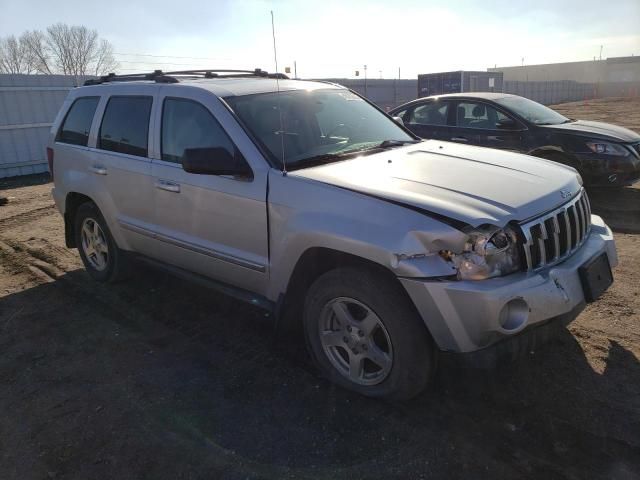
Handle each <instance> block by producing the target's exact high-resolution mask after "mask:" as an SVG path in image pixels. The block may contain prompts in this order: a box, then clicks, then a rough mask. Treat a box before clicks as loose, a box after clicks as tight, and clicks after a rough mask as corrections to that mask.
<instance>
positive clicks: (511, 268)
mask: <svg viewBox="0 0 640 480" xmlns="http://www.w3.org/2000/svg"><path fill="white" fill-rule="evenodd" d="M464 233H465V234H466V235H467V240H466V242H465V243H464V246H463V247H462V248H460V249H458V250H457V251H452V250H448V249H443V250H440V252H439V254H440V256H441V257H442V258H443V259H444V260H446V261H447V262H450V263H451V264H452V265H453V266H454V267H455V269H456V272H457V274H456V276H457V278H458V279H459V280H484V279H487V278H493V277H501V276H504V275H508V274H510V273H514V272H517V271H519V270H521V265H522V263H521V260H520V248H519V246H518V236H517V233H516V231H515V230H514V229H513V228H511V227H509V226H507V227H504V228H500V227H496V226H493V225H487V226H483V227H480V228H473V229H471V228H470V229H468V230H466V231H465V232H464Z"/></svg>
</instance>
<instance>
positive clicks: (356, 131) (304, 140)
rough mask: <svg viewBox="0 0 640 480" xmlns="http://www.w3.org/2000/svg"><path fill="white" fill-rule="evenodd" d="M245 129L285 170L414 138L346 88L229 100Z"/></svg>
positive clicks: (259, 94)
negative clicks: (284, 166) (283, 163)
mask: <svg viewBox="0 0 640 480" xmlns="http://www.w3.org/2000/svg"><path fill="white" fill-rule="evenodd" d="M226 101H227V103H228V104H229V105H230V106H231V108H232V109H233V110H234V111H235V113H236V114H237V115H238V117H240V119H241V120H242V122H243V123H244V125H245V127H246V128H247V129H248V130H249V131H250V132H251V133H252V134H253V136H254V137H255V138H256V139H257V140H258V141H259V142H260V143H261V144H262V145H263V146H264V147H265V148H266V149H267V150H268V151H269V153H270V154H271V157H272V160H274V161H275V162H277V163H278V164H279V165H280V167H282V166H283V165H282V160H283V158H284V161H285V163H286V167H287V169H292V168H302V167H305V166H311V165H314V164H317V163H327V162H331V161H337V160H340V159H343V158H344V157H345V156H348V155H350V154H356V153H359V152H365V151H376V150H377V149H384V148H394V147H397V146H399V145H403V144H405V143H411V142H415V141H416V140H414V139H413V138H412V137H411V136H410V135H409V134H407V133H406V132H405V131H404V130H403V129H402V128H400V127H399V126H398V125H397V124H396V123H395V122H394V121H393V120H391V119H390V118H389V117H387V116H385V115H384V114H383V113H381V112H380V111H378V110H377V109H376V108H375V107H373V106H371V105H370V104H369V103H367V102H366V101H365V100H363V99H362V98H360V97H359V96H358V95H355V94H354V93H352V92H350V91H348V90H343V89H337V88H332V89H319V90H310V91H309V90H293V91H284V92H280V93H279V94H278V93H275V92H270V93H258V94H253V95H244V96H237V97H228V98H226Z"/></svg>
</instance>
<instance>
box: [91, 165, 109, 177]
mask: <svg viewBox="0 0 640 480" xmlns="http://www.w3.org/2000/svg"><path fill="white" fill-rule="evenodd" d="M89 170H90V171H92V172H93V173H95V174H96V175H106V174H107V169H106V168H104V167H103V166H102V165H93V166H92V167H89Z"/></svg>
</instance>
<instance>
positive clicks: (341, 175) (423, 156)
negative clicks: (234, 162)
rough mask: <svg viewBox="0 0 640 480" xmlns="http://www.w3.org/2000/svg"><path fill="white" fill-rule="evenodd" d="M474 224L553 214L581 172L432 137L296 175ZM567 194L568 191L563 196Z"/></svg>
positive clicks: (575, 188) (577, 186) (499, 223)
mask: <svg viewBox="0 0 640 480" xmlns="http://www.w3.org/2000/svg"><path fill="white" fill-rule="evenodd" d="M289 175H290V176H292V177H299V178H306V179H310V180H315V181H318V182H323V183H327V184H331V185H335V186H338V187H341V188H345V189H350V190H354V191H357V192H360V193H363V194H367V195H371V196H375V197H379V198H382V199H386V200H389V201H393V202H397V203H401V204H404V205H407V206H411V207H415V208H419V209H423V210H426V211H428V212H432V213H435V214H437V215H442V216H445V217H448V218H451V219H454V220H457V221H461V222H464V223H467V224H470V225H473V226H478V225H482V224H484V223H490V224H493V225H497V226H504V225H506V224H507V223H508V222H510V221H512V220H516V221H522V220H525V219H528V218H531V217H535V216H537V215H539V214H542V213H544V212H546V211H548V210H551V209H553V208H555V207H557V206H559V205H561V204H562V203H565V202H566V201H568V200H569V198H568V197H567V195H568V194H569V193H570V194H571V195H572V196H573V195H575V194H576V193H577V192H578V191H579V190H580V188H581V186H580V183H579V181H578V175H577V173H576V171H575V170H574V169H572V168H570V167H566V166H563V165H560V164H557V163H554V162H550V161H547V160H542V159H539V158H534V157H529V156H527V155H520V154H517V153H511V152H505V151H501V150H494V149H489V148H482V147H472V146H466V145H458V144H453V143H448V142H441V141H436V140H427V141H424V142H421V143H419V144H416V145H409V146H406V147H399V148H395V149H392V150H388V151H384V152H381V153H377V154H373V155H365V156H361V157H357V158H354V159H351V160H345V161H342V162H336V163H332V164H328V165H322V166H318V167H313V168H307V169H301V170H296V171H292V172H289ZM561 191H562V194H561Z"/></svg>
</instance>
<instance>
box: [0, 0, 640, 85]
mask: <svg viewBox="0 0 640 480" xmlns="http://www.w3.org/2000/svg"><path fill="white" fill-rule="evenodd" d="M270 10H273V11H274V14H275V20H276V36H277V46H278V61H279V66H280V70H281V71H284V67H285V66H291V67H293V62H294V60H296V61H297V65H298V75H299V76H302V77H353V76H354V72H355V70H360V71H361V72H362V70H363V65H365V64H366V65H367V66H368V76H369V77H371V78H379V77H380V76H381V75H382V77H384V78H391V77H394V76H397V74H398V68H399V67H400V68H401V73H402V77H403V78H415V76H416V75H417V74H418V73H428V72H438V71H446V70H460V69H464V70H476V69H477V70H485V69H486V68H487V67H493V66H494V65H498V66H507V65H520V63H521V61H522V58H523V57H524V63H525V64H535V63H549V62H563V61H576V60H592V59H593V57H594V56H595V57H597V56H599V54H600V46H601V45H602V46H603V52H602V56H603V58H605V57H613V56H626V55H631V54H635V55H640V0H608V1H605V0H535V1H523V0H511V1H510V0H484V1H443V0H441V1H430V0H417V1H414V0H395V1H394V0H386V1H368V2H367V1H360V0H353V1H337V0H325V1H322V2H315V1H313V2H312V1H299V0H270V1H269V0H246V1H244V0H235V1H230V0H218V1H216V0H210V1H202V0H109V1H101V2H90V1H87V0H62V1H51V0H0V12H2V14H1V15H0V36H4V35H8V34H16V35H18V34H20V33H21V32H22V31H24V30H26V29H34V28H39V29H43V28H45V27H46V26H47V25H49V24H52V23H55V22H58V21H60V22H64V23H68V24H81V25H86V26H87V27H90V28H95V29H96V30H98V32H99V33H100V35H101V36H102V37H104V38H106V39H108V40H109V41H111V42H112V44H113V45H114V47H115V51H116V52H117V53H118V55H117V56H116V57H117V60H118V61H119V62H120V67H121V72H127V71H128V72H131V71H140V70H143V71H146V70H149V69H153V68H162V69H163V70H170V69H173V70H177V69H188V68H198V67H209V68H213V67H222V68H232V67H235V68H254V67H262V68H263V69H265V70H271V71H272V70H274V63H273V49H272V38H271V17H270V14H269V12H270ZM140 54H146V55H140ZM152 55H156V56H152ZM361 75H362V73H361Z"/></svg>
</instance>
